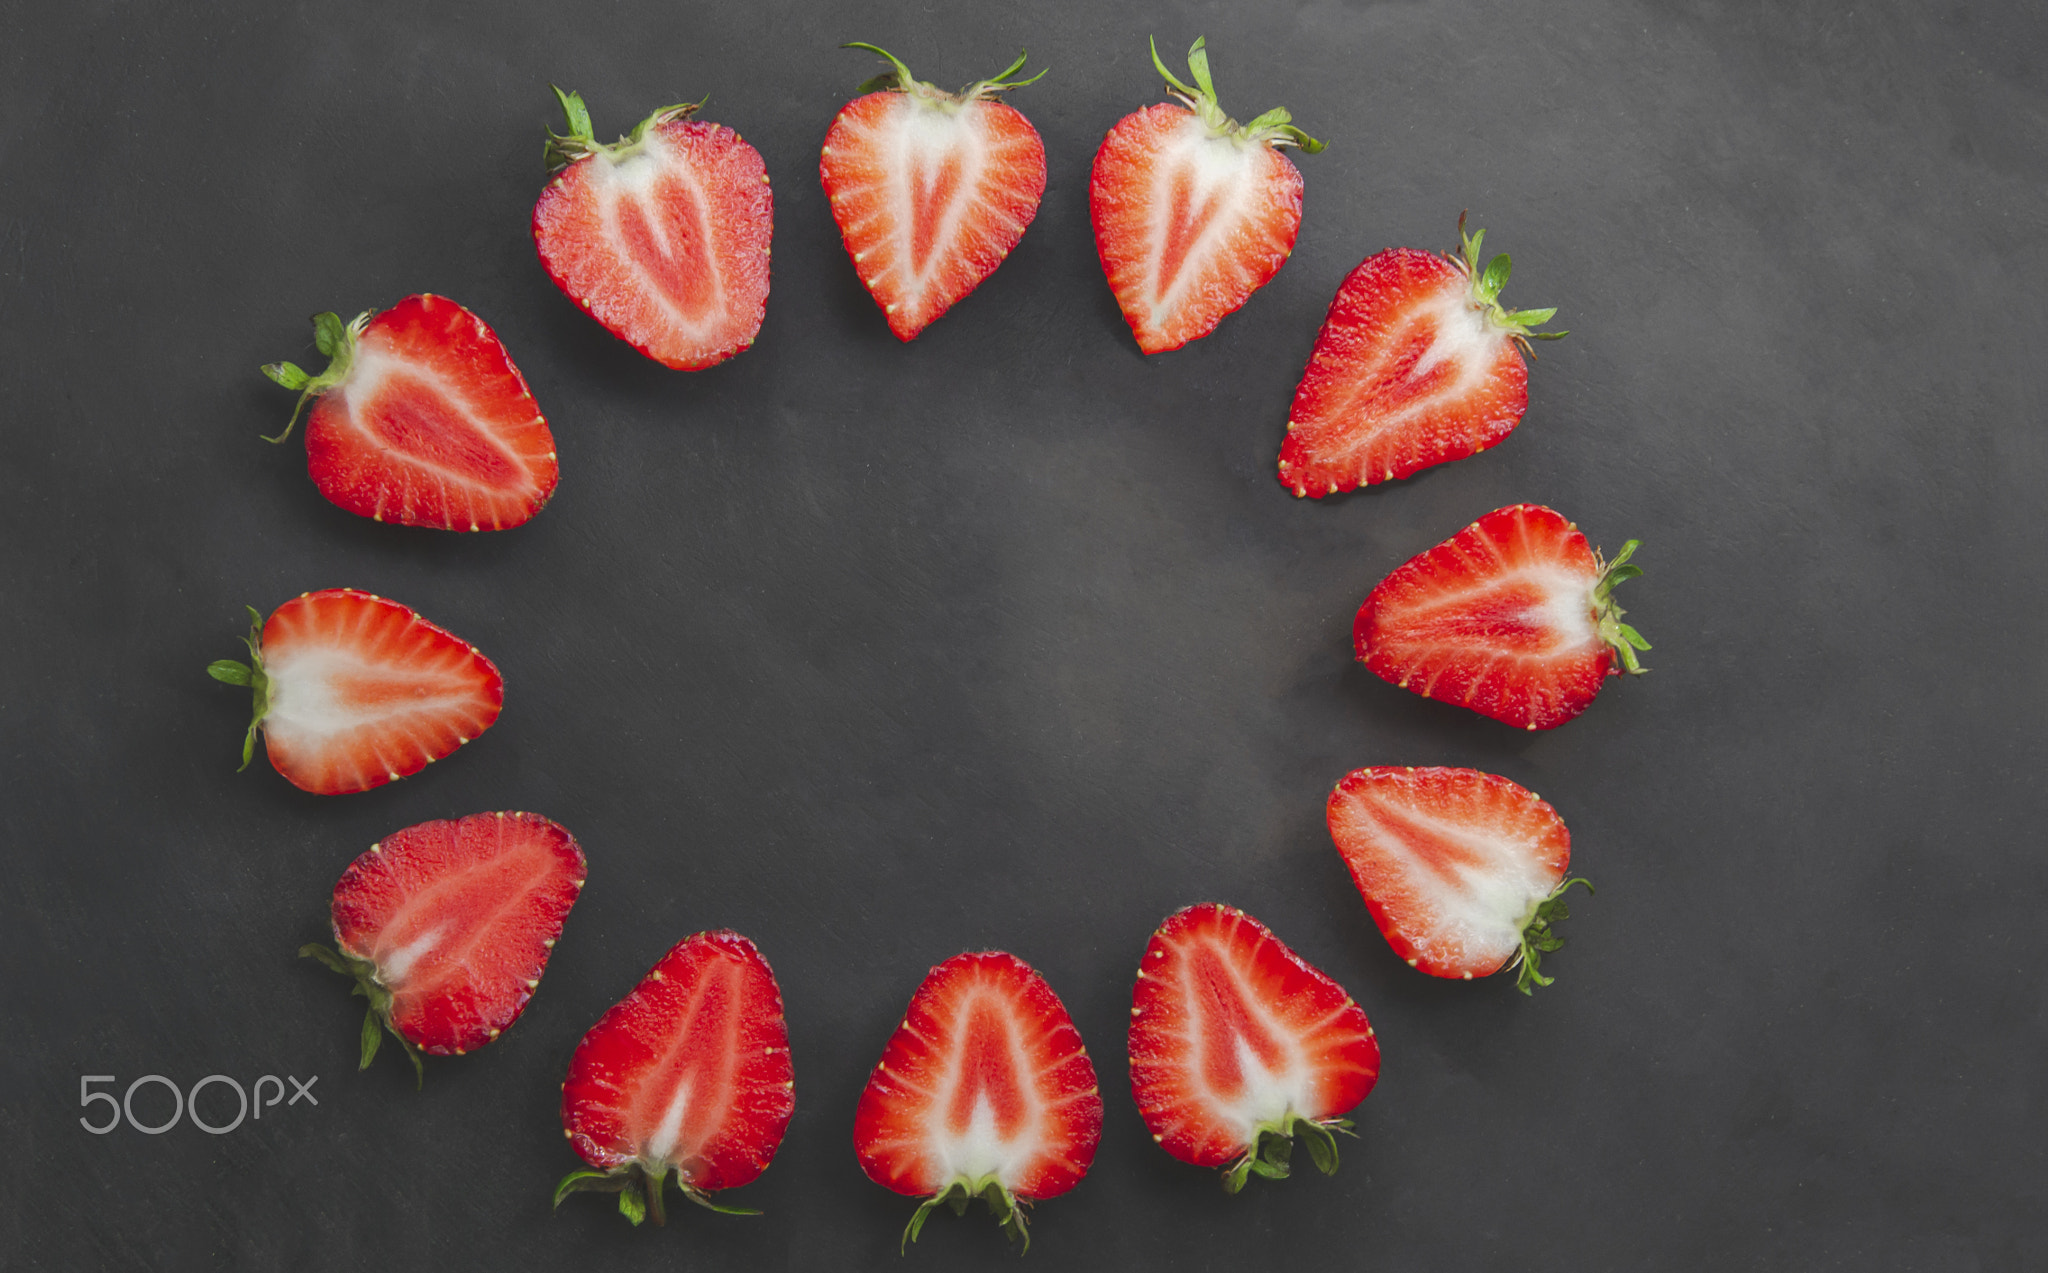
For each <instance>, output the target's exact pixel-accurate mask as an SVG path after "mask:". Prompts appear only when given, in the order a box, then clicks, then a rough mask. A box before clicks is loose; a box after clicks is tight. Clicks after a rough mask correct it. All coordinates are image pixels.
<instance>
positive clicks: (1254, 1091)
mask: <svg viewBox="0 0 2048 1273" xmlns="http://www.w3.org/2000/svg"><path fill="white" fill-rule="evenodd" d="M1130 1049H1131V1052H1130V1055H1131V1094H1132V1096H1133V1097H1134V1098H1135V1099H1136V1100H1137V1103H1138V1112H1139V1113H1140V1114H1142V1115H1143V1116H1144V1119H1145V1126H1146V1127H1147V1128H1149V1129H1150V1130H1151V1132H1152V1138H1153V1139H1154V1140H1156V1141H1158V1142H1159V1144H1160V1145H1161V1146H1162V1147H1163V1148H1164V1149H1165V1150H1166V1152H1168V1153H1169V1154H1172V1155H1173V1156H1174V1157H1175V1158H1178V1159H1180V1160H1181V1161H1182V1162H1188V1163H1193V1164H1195V1165H1196V1166H1199V1167H1222V1166H1225V1165H1227V1164H1229V1163H1230V1162H1232V1161H1233V1160H1235V1159H1238V1158H1241V1157H1243V1156H1244V1155H1245V1154H1247V1153H1249V1152H1251V1151H1252V1150H1253V1148H1254V1147H1255V1145H1256V1144H1257V1141H1258V1137H1259V1133H1260V1132H1261V1131H1262V1130H1264V1129H1269V1128H1270V1129H1274V1130H1278V1129H1281V1128H1283V1127H1285V1126H1286V1124H1287V1122H1288V1119H1289V1116H1290V1115H1299V1116H1301V1117H1303V1118H1307V1119H1310V1120H1312V1121H1315V1122H1324V1121H1327V1120H1330V1119H1335V1118H1338V1117H1340V1116H1342V1115H1343V1114H1345V1113H1346V1112H1347V1111H1349V1110H1350V1109H1352V1108H1353V1107H1354V1106H1356V1105H1357V1104H1358V1103H1359V1102H1360V1101H1362V1100H1364V1099H1365V1097H1366V1094H1367V1093H1369V1092H1371V1091H1372V1088H1373V1084H1374V1083H1375V1082H1376V1081H1377V1080H1378V1078H1379V1072H1380V1048H1379V1043H1378V1041H1377V1039H1376V1038H1375V1037H1374V1035H1373V1030H1372V1025H1371V1023H1369V1022H1368V1021H1367V1020H1366V1016H1365V1012H1364V1010H1363V1009H1361V1008H1360V1007H1359V1006H1358V1005H1357V1003H1355V1002H1354V1001H1353V1000H1352V998H1351V996H1350V995H1348V994H1346V993H1345V992H1344V988H1343V987H1342V986H1339V985H1338V984H1337V983H1336V982H1334V981H1332V980H1331V979H1330V978H1329V977H1328V976H1326V975H1325V974H1324V973H1323V972H1322V971H1321V970H1319V969H1317V968H1316V967H1315V966H1314V965H1312V964H1310V963H1309V962H1308V961H1307V960H1305V959H1303V958H1302V957H1301V956H1299V955H1297V954H1295V953H1294V952H1293V951H1292V950H1290V949H1288V948H1287V946H1286V945H1285V944H1284V943H1283V942H1281V941H1280V939H1279V938H1277V937H1275V936H1274V935H1273V934H1272V932H1271V931H1270V930H1269V929H1267V928H1266V926H1265V925H1263V924H1261V923H1259V922H1258V921H1257V920H1255V919H1253V918H1252V917H1251V916H1249V915H1247V914H1245V913H1244V912H1243V911H1240V910H1238V909H1236V908H1235V907H1230V906H1221V905H1217V904H1213V903H1211V904H1205V905H1201V906H1190V907H1188V908H1187V909H1185V910H1182V911H1180V912H1178V913H1176V914H1174V915H1173V916H1172V917H1170V918H1169V919H1168V920H1167V921H1166V922H1165V923H1164V924H1162V925H1161V926H1160V928H1159V931H1157V932H1155V933H1154V934H1152V940H1151V942H1150V943H1149V944H1148V945H1147V946H1146V947H1145V957H1144V960H1143V962H1142V963H1141V964H1140V965H1139V969H1138V981H1137V985H1136V987H1135V989H1134V990H1133V992H1132V996H1131V1035H1130Z"/></svg>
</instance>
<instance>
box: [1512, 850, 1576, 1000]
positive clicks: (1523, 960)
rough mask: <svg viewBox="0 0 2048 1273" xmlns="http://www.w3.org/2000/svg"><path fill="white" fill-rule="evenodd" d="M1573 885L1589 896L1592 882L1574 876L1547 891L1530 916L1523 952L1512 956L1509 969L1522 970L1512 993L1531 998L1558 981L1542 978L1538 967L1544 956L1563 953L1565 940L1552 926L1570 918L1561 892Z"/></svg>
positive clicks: (1524, 931) (1523, 926)
mask: <svg viewBox="0 0 2048 1273" xmlns="http://www.w3.org/2000/svg"><path fill="white" fill-rule="evenodd" d="M1574 884H1584V885H1585V886H1586V891H1587V892H1588V893H1591V892H1592V891H1593V884H1592V881H1590V880H1587V879H1584V878H1582V877H1579V876H1573V877H1572V878H1571V879H1568V880H1566V881H1565V882H1564V883H1562V884H1560V885H1558V886H1557V887H1556V888H1554V889H1552V890H1550V896H1548V897H1546V898H1544V899H1543V900H1542V901H1540V902H1538V903H1536V905H1535V907H1534V908H1533V909H1532V910H1531V911H1530V912H1529V918H1528V920H1527V921H1526V922H1525V923H1524V924H1523V925H1522V949H1521V950H1520V951H1519V952H1518V953H1517V954H1516V955H1515V962H1514V964H1510V965H1509V967H1515V966H1516V965H1519V966H1520V967H1521V972H1520V973H1519V974H1518V975H1517V976H1516V978H1515V989H1517V990H1519V991H1521V992H1522V993H1523V994H1525V995H1533V994H1535V993H1536V987H1537V986H1547V985H1549V984H1550V983H1551V982H1553V981H1556V980H1557V978H1555V977H1546V976H1544V975H1543V972H1542V970H1541V969H1540V968H1538V967H1537V963H1538V961H1539V960H1540V959H1541V958H1542V957H1543V956H1544V955H1547V954H1549V953H1550V952H1552V951H1554V950H1563V949H1564V938H1562V937H1559V936H1558V935H1557V930H1556V928H1555V927H1554V926H1555V925H1556V924H1557V922H1558V921H1559V920H1566V919H1570V918H1571V917H1572V913H1571V911H1569V910H1567V909H1566V908H1565V904H1564V892H1565V890H1566V889H1568V888H1570V887H1571V886H1572V885H1574Z"/></svg>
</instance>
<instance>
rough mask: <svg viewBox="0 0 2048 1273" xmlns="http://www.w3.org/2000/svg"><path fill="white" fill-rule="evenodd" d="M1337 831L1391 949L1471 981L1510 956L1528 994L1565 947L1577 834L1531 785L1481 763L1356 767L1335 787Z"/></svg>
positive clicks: (1433, 971)
mask: <svg viewBox="0 0 2048 1273" xmlns="http://www.w3.org/2000/svg"><path fill="white" fill-rule="evenodd" d="M1329 817H1330V838H1331V839H1333V840H1335V841H1336V842H1337V851H1338V852H1339V853H1342V854H1343V855H1344V864H1345V865H1346V866H1349V867H1350V868H1351V878H1352V879H1353V880H1355V881H1357V883H1358V891H1359V892H1360V893H1361V894H1363V895H1364V896H1365V905H1366V909H1367V910H1370V911H1371V912H1372V918H1373V922H1374V923H1375V924H1378V925H1379V927H1380V932H1381V933H1383V934H1385V935H1386V939H1387V944H1388V945H1390V946H1392V947H1393V948H1394V953H1395V954H1397V955H1399V956H1400V957H1401V958H1403V959H1405V960H1407V961H1408V966H1409V967H1411V968H1420V969H1421V970H1422V971H1424V972H1426V973H1428V974H1429V975H1430V976H1432V977H1458V978H1462V979H1464V980H1466V981H1470V980H1471V979H1472V978H1474V977H1484V976H1487V975H1488V974H1490V973H1493V972H1496V971H1498V970H1499V969H1500V967H1501V966H1502V965H1503V964H1507V963H1508V961H1509V960H1510V959H1513V960H1514V961H1515V962H1514V964H1513V965H1510V966H1515V967H1519V968H1520V969H1521V972H1520V975H1519V976H1518V977H1517V978H1516V982H1515V984H1516V986H1517V988H1519V989H1520V990H1521V992H1522V993H1523V994H1531V993H1533V988H1534V987H1536V986H1547V985H1549V984H1550V983H1551V982H1552V981H1553V980H1555V978H1552V977H1546V976H1544V975H1543V973H1542V971H1541V970H1540V968H1539V967H1538V960H1539V958H1540V957H1541V956H1542V955H1544V954H1547V953H1549V952H1550V951H1553V950H1558V949H1561V948H1562V947H1563V946H1564V939H1563V938H1561V937H1559V936H1558V935H1557V933H1556V931H1555V929H1554V928H1553V925H1555V924H1556V923H1557V922H1558V921H1559V920H1563V919H1568V918H1570V912H1569V911H1567V910H1566V909H1565V904H1564V891H1565V890H1566V889H1568V888H1570V887H1571V886H1572V885H1574V884H1585V885H1586V891H1587V892H1589V893H1590V892H1592V891H1593V886H1592V885H1591V884H1587V883H1586V881H1585V880H1583V879H1566V878H1565V868H1566V867H1568V866H1570V865H1571V860H1572V837H1571V832H1569V831H1567V830H1565V828H1564V822H1563V821H1562V820H1561V819H1560V818H1559V817H1558V816H1557V810H1555V809H1553V808H1551V807H1550V806H1549V805H1548V804H1546V803H1545V802H1544V801H1543V800H1542V799H1540V798H1539V797H1538V796H1537V795H1536V793H1535V792H1533V791H1529V790H1527V789H1525V788H1523V787H1519V786H1517V785H1515V784H1514V783H1512V782H1509V781H1508V780H1507V779H1505V778H1502V777H1500V776H1498V775H1496V774H1488V773H1480V772H1479V771H1478V770H1476V769H1394V768H1380V769H1360V770H1357V771H1356V772H1354V773H1351V774H1349V775H1347V776H1346V777H1345V779H1344V781H1342V782H1340V783H1338V784H1337V789H1336V790H1335V791H1332V792H1331V793H1330V808H1329Z"/></svg>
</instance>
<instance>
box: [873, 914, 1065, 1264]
mask: <svg viewBox="0 0 2048 1273" xmlns="http://www.w3.org/2000/svg"><path fill="white" fill-rule="evenodd" d="M1101 1131H1102V1098H1101V1096H1100V1095H1099V1094H1098V1092H1097V1090H1096V1084H1095V1068H1094V1066H1093V1065H1091V1064H1090V1063H1089V1060H1088V1053H1087V1050H1086V1049H1085V1048H1083V1047H1082V1045H1081V1036H1080V1034H1079V1033H1078V1032H1077V1031H1076V1030H1075V1029H1074V1024H1073V1021H1072V1019H1071V1018H1069V1017H1068V1015H1067V1010H1066V1008H1065V1006H1064V1005H1062V1004H1061V1003H1060V1001H1059V998H1058V996H1056V995H1055V994H1053V992H1052V987H1050V986H1048V985H1046V983H1045V979H1044V978H1043V977H1040V976H1039V975H1038V974H1037V973H1036V972H1035V971H1033V970H1032V968H1031V967H1030V965H1028V964H1026V963H1025V962H1024V961H1023V960H1021V959H1018V958H1017V957H1016V956H1015V955H1010V954H1005V953H1002V952H999V951H984V952H980V953H970V954H963V955H956V956H954V957H953V958H952V959H949V960H947V961H946V962H945V963H943V964H940V965H939V966H938V967H936V968H934V969H932V971H931V973H930V975H929V976H927V977H926V978H925V980H924V983H923V984H922V985H920V986H919V987H918V990H917V994H916V995H915V996H914V997H913V998H912V999H911V1002H910V1008H909V1010H908V1012H906V1013H905V1015H904V1019H903V1023H902V1025H901V1026H900V1027H898V1029H897V1030H896V1033H895V1034H893V1035H892V1036H890V1039H889V1042H888V1045H887V1047H886V1048H884V1049H883V1052H882V1059H881V1061H880V1063H879V1064H877V1065H876V1066H875V1070H874V1073H873V1075H872V1076H870V1077H869V1079H868V1085H867V1088H866V1090H865V1091H863V1092H862V1093H861V1098H860V1104H859V1106H858V1108H857V1109H856V1110H855V1113H854V1147H855V1149H856V1151H857V1152H858V1154H859V1156H860V1162H861V1168H862V1170H864V1171H866V1172H867V1174H868V1178H869V1179H871V1180H873V1181H874V1182H875V1183H877V1184H880V1185H883V1186H885V1187H887V1188H889V1189H893V1190H895V1191H896V1192H897V1193H902V1194H910V1195H913V1196H922V1197H924V1198H925V1199H926V1202H925V1205H924V1206H922V1207H920V1208H919V1209H918V1212H917V1214H916V1215H915V1216H913V1218H912V1221H911V1227H910V1229H909V1230H907V1231H906V1234H905V1239H906V1241H908V1240H910V1239H913V1238H915V1236H916V1231H917V1229H918V1228H919V1227H921V1225H922V1223H923V1219H924V1217H925V1215H927V1214H928V1213H929V1212H930V1210H931V1209H932V1208H933V1207H934V1206H936V1205H937V1204H938V1203H939V1202H941V1201H955V1200H957V1201H958V1203H959V1204H960V1205H962V1206H964V1205H965V1203H966V1201H967V1200H968V1199H971V1198H975V1197H980V1198H984V1199H986V1200H987V1201H988V1203H989V1206H990V1209H991V1210H992V1211H993V1212H994V1213H995V1215H996V1217H997V1219H998V1220H999V1221H1001V1222H1003V1224H1004V1226H1005V1228H1006V1229H1007V1230H1008V1231H1009V1232H1010V1233H1011V1235H1012V1236H1013V1237H1018V1238H1023V1239H1024V1240H1025V1241H1026V1243H1027V1245H1028V1242H1029V1237H1028V1234H1027V1233H1026V1230H1025V1228H1024V1222H1023V1214H1022V1212H1021V1210H1019V1204H1021V1203H1026V1202H1031V1201H1035V1200H1039V1199H1044V1198H1052V1197H1057V1196H1058V1195H1060V1194H1063V1193H1065V1192H1067V1191H1068V1190H1069V1189H1072V1188H1073V1187H1074V1186H1075V1185H1076V1184H1078V1183H1080V1181H1081V1178H1082V1177H1083V1176H1085V1175H1086V1174H1087V1172H1088V1167H1089V1164H1090V1163H1092V1162H1093V1161H1094V1159H1095V1147H1096V1143H1097V1142H1098V1140H1099V1139H1100V1138H1101Z"/></svg>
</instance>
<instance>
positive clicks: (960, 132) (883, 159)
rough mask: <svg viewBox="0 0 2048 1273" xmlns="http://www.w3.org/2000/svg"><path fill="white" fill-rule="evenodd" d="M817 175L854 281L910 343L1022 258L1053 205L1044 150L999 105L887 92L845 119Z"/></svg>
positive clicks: (831, 135) (852, 108) (837, 122)
mask: <svg viewBox="0 0 2048 1273" xmlns="http://www.w3.org/2000/svg"><path fill="white" fill-rule="evenodd" d="M927 87H928V86H927ZM818 171H819V177H820V179H821V180H822V181H823V183H824V187H825V195H826V198H827V199H828V200H829V201H830V203H831V206H832V217H833V219H834V220H835V221H837V222H838V223H839V231H840V235H841V237H842V238H843V239H844V240H845V243H846V251H847V254H848V255H849V256H851V257H852V258H853V266H854V269H855V271H856V272H858V273H859V275H860V279H861V282H862V283H863V284H865V285H866V286H867V289H868V292H869V293H870V294H871V295H872V296H873V297H874V298H875V303H876V304H877V305H880V306H881V307H882V311H883V313H884V315H885V316H886V317H887V319H888V322H889V330H890V331H892V332H894V333H896V335H897V337H898V338H899V339H901V340H906V341H907V340H912V339H914V338H915V337H916V336H917V334H918V333H919V332H921V331H923V330H924V329H925V327H926V326H927V325H929V324H930V323H931V322H932V320H934V319H936V318H937V317H939V315H941V314H943V313H945V312H946V311H947V310H948V309H950V308H951V307H952V306H953V305H954V303H955V302H957V301H959V300H960V298H961V297H963V296H965V295H967V294H968V293H969V292H971V291H973V290H974V289H975V288H976V287H978V286H979V285H980V284H981V281H982V280H983V279H985V278H987V277H988V276H989V275H990V274H992V273H994V272H995V268H996V267H997V266H998V265H1000V264H1002V262H1003V258H1005V257H1007V256H1008V255H1009V254H1010V249H1011V248H1014V247H1015V246H1017V241H1018V240H1019V239H1021V238H1022V237H1023V236H1024V230H1025V228H1026V227H1027V226H1029V225H1030V224H1031V219H1032V218H1033V217H1034V216H1036V215H1037V214H1038V203H1039V199H1040V198H1041V197H1042V196H1043V195H1044V193H1045V144H1044V143H1043V142H1042V141H1041V140H1040V139H1039V136H1038V130H1037V129H1035V128H1033V127H1032V126H1031V123H1030V121H1029V120H1027V119H1025V118H1024V116H1023V115H1022V114H1020V113H1018V111H1017V110H1016V109H1015V108H1014V107H1011V106H1009V105H1007V104H1005V103H1003V102H998V101H988V100H974V101H964V102H963V101H959V100H957V99H955V98H952V97H951V96H950V95H947V96H944V97H942V98H934V97H931V96H927V95H924V94H921V93H918V92H897V91H885V92H879V93H869V94H866V95H865V96H862V97H858V98H855V99H854V100H853V101H851V102H849V103H847V105H846V107H845V109H843V110H841V111H840V112H839V115H838V117H837V118H836V119H834V120H833V121H832V128H831V131H830V132H828V133H827V134H826V135H825V146H824V150H823V152H822V154H821V156H820V160H819V168H818Z"/></svg>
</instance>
